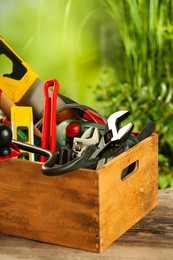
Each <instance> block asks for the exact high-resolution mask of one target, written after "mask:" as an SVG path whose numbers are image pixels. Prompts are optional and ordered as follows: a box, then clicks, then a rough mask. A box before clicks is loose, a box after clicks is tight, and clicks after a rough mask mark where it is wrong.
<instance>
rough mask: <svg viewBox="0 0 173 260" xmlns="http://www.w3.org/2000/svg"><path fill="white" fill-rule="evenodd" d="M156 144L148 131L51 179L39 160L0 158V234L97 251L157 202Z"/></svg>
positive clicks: (110, 242)
mask: <svg viewBox="0 0 173 260" xmlns="http://www.w3.org/2000/svg"><path fill="white" fill-rule="evenodd" d="M157 148H158V146H157V135H153V136H151V137H149V138H147V139H146V140H144V141H143V142H140V143H139V144H138V145H135V146H134V147H133V148H131V149H129V150H128V151H126V152H124V153H123V154H121V155H120V156H118V157H117V158H115V159H113V160H112V161H111V162H109V163H108V164H107V165H105V166H104V167H103V168H101V169H100V170H98V171H94V170H87V169H79V170H77V171H73V172H69V173H68V174H65V175H60V176H54V177H53V176H52V177H48V176H45V175H43V174H42V173H41V164H40V163H34V162H29V161H22V160H17V159H11V160H8V161H1V162H0V187H1V189H0V233H2V234H9V235H14V236H18V237H24V238H30V239H33V240H38V241H43V242H48V243H53V244H58V245H63V246H68V247H74V248H79V249H83V250H89V251H94V252H100V251H103V250H104V249H106V248H107V247H108V246H109V245H110V244H112V243H113V242H114V241H115V240H116V239H117V238H118V237H120V236H121V235H122V234H123V233H124V232H125V231H127V230H128V229H129V228H130V227H131V226H132V225H134V224H135V223H136V222H137V221H139V220H140V219H141V218H143V217H144V216H145V215H146V214H147V213H148V212H149V211H150V210H151V209H153V208H154V207H155V206H156V205H157V194H158V188H157V187H158V185H157V178H158V176H157V170H158V169H157ZM134 161H135V162H137V163H136V168H135V169H134V171H133V172H132V173H131V174H130V175H128V176H127V177H125V178H124V179H123V180H121V178H120V175H121V172H122V170H123V169H124V168H125V167H126V166H129V165H130V164H131V163H133V162H134Z"/></svg>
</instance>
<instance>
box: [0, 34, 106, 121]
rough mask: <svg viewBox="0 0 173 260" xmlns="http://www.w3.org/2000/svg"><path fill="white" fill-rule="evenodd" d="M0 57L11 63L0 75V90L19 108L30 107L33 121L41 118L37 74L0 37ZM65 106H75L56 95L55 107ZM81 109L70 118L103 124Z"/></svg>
mask: <svg viewBox="0 0 173 260" xmlns="http://www.w3.org/2000/svg"><path fill="white" fill-rule="evenodd" d="M0 55H5V56H6V57H7V58H8V59H9V60H10V61H11V62H12V72H11V73H10V74H4V75H1V74H0V89H2V90H3V92H4V94H6V96H7V97H8V98H9V99H10V100H11V101H13V102H14V103H15V104H17V105H20V106H31V107H32V108H33V114H34V121H35V122H36V121H38V120H39V119H41V118H42V116H43V110H44V91H43V88H44V83H43V82H42V81H41V80H40V79H39V76H38V75H37V73H35V71H34V70H32V68H30V66H29V65H28V64H27V63H26V62H25V61H24V60H23V59H22V58H21V57H20V56H19V55H18V54H17V53H16V52H15V51H14V50H13V49H12V47H11V46H10V45H9V44H8V43H7V42H6V41H5V40H4V39H3V37H2V36H0ZM67 104H77V102H75V101H73V100H71V99H70V98H68V97H65V96H63V95H62V94H58V98H57V105H58V107H63V106H65V105H67ZM82 107H83V112H82V110H81V109H79V108H77V107H74V108H72V110H73V111H74V112H72V111H70V112H69V113H70V118H75V117H76V115H79V116H80V117H82V118H83V119H85V120H88V121H91V122H95V121H96V122H98V123H101V124H105V120H104V119H103V117H102V116H100V114H98V113H97V112H95V111H94V110H93V109H91V108H90V109H89V108H88V107H87V106H82Z"/></svg>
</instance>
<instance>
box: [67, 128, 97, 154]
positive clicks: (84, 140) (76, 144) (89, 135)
mask: <svg viewBox="0 0 173 260" xmlns="http://www.w3.org/2000/svg"><path fill="white" fill-rule="evenodd" d="M100 136H101V134H100V131H99V129H98V128H97V127H95V128H94V127H90V128H88V129H87V130H86V131H85V132H84V134H83V135H82V136H81V137H80V138H78V137H75V138H74V139H73V148H72V149H73V151H74V153H75V154H76V156H78V157H79V156H81V155H82V153H83V151H84V150H85V149H86V147H88V146H89V145H96V144H98V143H99V140H100Z"/></svg>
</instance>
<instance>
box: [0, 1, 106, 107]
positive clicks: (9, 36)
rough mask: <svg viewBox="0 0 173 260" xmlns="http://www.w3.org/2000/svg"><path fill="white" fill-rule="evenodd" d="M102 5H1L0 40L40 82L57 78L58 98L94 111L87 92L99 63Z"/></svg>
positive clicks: (52, 3)
mask: <svg viewBox="0 0 173 260" xmlns="http://www.w3.org/2000/svg"><path fill="white" fill-rule="evenodd" d="M102 2H103V1H99V0H92V1H88V0H49V1H44V0H38V1H35V0H5V1H3V0H0V35H1V36H2V37H3V38H4V39H5V40H6V41H7V42H8V43H9V44H10V45H11V46H12V47H13V49H14V50H16V52H17V53H18V54H19V55H20V56H21V57H22V58H23V59H24V60H25V61H26V62H27V63H28V64H29V65H30V66H31V67H32V68H33V69H34V70H35V72H37V73H38V75H39V77H40V79H42V80H43V81H45V80H47V79H52V78H56V79H57V80H58V81H59V83H60V92H61V94H64V95H66V96H68V97H70V98H72V99H74V100H75V101H77V102H79V103H83V104H87V105H90V106H97V105H98V104H97V102H96V100H95V98H94V93H93V92H92V90H91V89H90V87H89V86H90V85H92V84H95V83H96V82H98V81H99V78H100V74H101V70H102V66H103V62H104V56H103V52H104V39H101V38H102V36H101V34H102V26H101V24H103V21H104V20H105V17H106V14H105V12H104V8H103V5H102ZM108 18H109V16H107V19H108ZM1 69H2V68H1Z"/></svg>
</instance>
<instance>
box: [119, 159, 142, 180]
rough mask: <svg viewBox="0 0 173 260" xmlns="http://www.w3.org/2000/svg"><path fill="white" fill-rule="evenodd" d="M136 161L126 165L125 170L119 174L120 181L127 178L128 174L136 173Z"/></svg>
mask: <svg viewBox="0 0 173 260" xmlns="http://www.w3.org/2000/svg"><path fill="white" fill-rule="evenodd" d="M138 164H139V162H138V161H135V162H133V163H131V164H130V165H128V166H127V167H126V168H124V169H123V170H122V172H121V180H124V178H126V177H127V176H129V175H130V174H132V173H133V172H134V171H136V169H137V168H138Z"/></svg>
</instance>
